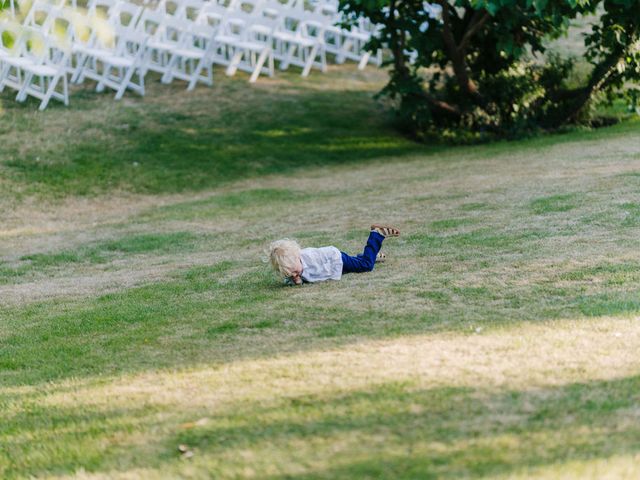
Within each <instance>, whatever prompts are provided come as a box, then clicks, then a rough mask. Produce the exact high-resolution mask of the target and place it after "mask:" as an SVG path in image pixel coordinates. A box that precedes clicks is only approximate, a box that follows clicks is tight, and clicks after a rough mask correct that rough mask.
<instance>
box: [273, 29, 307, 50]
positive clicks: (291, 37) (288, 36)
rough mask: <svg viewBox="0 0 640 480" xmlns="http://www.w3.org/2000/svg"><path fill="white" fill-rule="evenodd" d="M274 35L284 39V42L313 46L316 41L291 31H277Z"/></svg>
mask: <svg viewBox="0 0 640 480" xmlns="http://www.w3.org/2000/svg"><path fill="white" fill-rule="evenodd" d="M273 37H274V38H275V39H277V40H282V41H283V42H289V43H297V44H299V45H302V46H304V47H312V46H313V45H314V44H315V43H316V42H315V41H313V40H312V39H310V38H305V37H301V36H300V35H295V34H293V33H289V32H276V33H274V34H273Z"/></svg>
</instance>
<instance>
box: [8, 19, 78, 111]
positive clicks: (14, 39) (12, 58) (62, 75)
mask: <svg viewBox="0 0 640 480" xmlns="http://www.w3.org/2000/svg"><path fill="white" fill-rule="evenodd" d="M0 39H1V40H0V91H2V90H4V88H5V87H9V88H12V89H14V90H17V92H18V94H17V96H16V100H17V101H19V102H23V101H24V100H26V98H27V96H32V97H35V98H38V99H40V100H41V102H40V107H39V108H40V110H44V109H45V108H47V105H48V104H49V101H50V100H51V99H52V98H55V99H57V100H60V101H62V102H63V103H64V104H65V105H68V104H69V91H68V86H67V76H66V67H67V62H68V51H67V50H66V49H65V48H61V47H60V46H59V45H56V43H55V42H54V41H53V40H52V39H51V38H48V37H47V36H46V35H44V34H43V33H42V32H41V31H40V30H38V29H33V28H29V27H24V26H22V25H20V24H17V23H13V22H6V21H3V22H0Z"/></svg>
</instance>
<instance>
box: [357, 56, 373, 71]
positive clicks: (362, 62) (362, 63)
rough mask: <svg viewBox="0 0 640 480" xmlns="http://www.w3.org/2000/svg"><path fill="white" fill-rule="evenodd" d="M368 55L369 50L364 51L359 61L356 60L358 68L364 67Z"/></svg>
mask: <svg viewBox="0 0 640 480" xmlns="http://www.w3.org/2000/svg"><path fill="white" fill-rule="evenodd" d="M369 57H371V52H364V53H363V54H362V57H360V62H358V70H364V67H366V66H367V63H369Z"/></svg>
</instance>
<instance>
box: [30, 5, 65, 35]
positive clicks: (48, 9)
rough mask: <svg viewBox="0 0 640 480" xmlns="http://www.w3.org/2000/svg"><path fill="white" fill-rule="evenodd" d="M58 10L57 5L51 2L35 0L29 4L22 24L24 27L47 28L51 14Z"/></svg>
mask: <svg viewBox="0 0 640 480" xmlns="http://www.w3.org/2000/svg"><path fill="white" fill-rule="evenodd" d="M58 12H59V7H57V6H56V5H54V4H52V3H48V2H43V1H36V2H34V3H33V5H31V8H30V9H29V12H28V13H27V15H26V16H25V18H24V21H23V22H22V25H24V26H25V27H34V28H45V29H46V28H48V26H49V25H48V24H49V23H50V22H51V19H52V16H53V15H54V14H56V13H58Z"/></svg>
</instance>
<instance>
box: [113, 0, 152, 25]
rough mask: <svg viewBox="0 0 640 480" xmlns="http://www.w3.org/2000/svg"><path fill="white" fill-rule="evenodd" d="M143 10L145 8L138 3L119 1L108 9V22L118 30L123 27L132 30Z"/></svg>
mask: <svg viewBox="0 0 640 480" xmlns="http://www.w3.org/2000/svg"><path fill="white" fill-rule="evenodd" d="M144 11H147V10H146V9H145V8H144V7H142V6H140V5H135V4H133V3H129V2H126V1H119V2H117V3H116V4H115V5H114V7H113V8H112V9H111V10H110V15H109V23H110V24H111V25H112V26H113V27H114V28H117V29H119V30H120V29H123V28H124V29H130V30H133V29H135V28H136V26H137V24H138V21H139V20H140V17H141V16H142V13H143V12H144Z"/></svg>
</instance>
